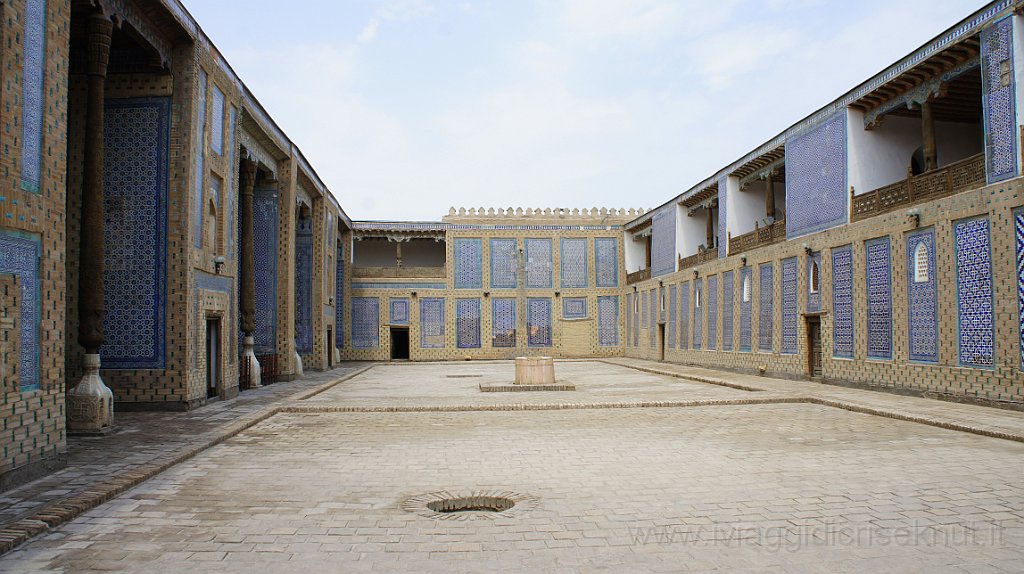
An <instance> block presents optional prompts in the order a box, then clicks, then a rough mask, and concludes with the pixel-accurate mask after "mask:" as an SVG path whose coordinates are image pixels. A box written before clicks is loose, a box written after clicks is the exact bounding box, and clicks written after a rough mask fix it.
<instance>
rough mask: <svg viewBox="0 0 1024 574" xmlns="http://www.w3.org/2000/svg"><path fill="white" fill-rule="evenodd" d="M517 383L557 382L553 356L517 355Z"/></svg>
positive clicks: (544, 383)
mask: <svg viewBox="0 0 1024 574" xmlns="http://www.w3.org/2000/svg"><path fill="white" fill-rule="evenodd" d="M516 384H517V385H553V384H555V360H554V359H553V358H551V357H516Z"/></svg>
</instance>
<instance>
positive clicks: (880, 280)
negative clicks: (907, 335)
mask: <svg viewBox="0 0 1024 574" xmlns="http://www.w3.org/2000/svg"><path fill="white" fill-rule="evenodd" d="M864 251H865V257H866V260H867V269H866V273H867V296H868V358H869V359H892V280H891V279H892V278H891V269H892V262H891V256H890V252H889V237H888V236H886V237H879V238H878V239H872V240H870V241H866V242H865V243H864Z"/></svg>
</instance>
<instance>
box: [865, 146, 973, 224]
mask: <svg viewBox="0 0 1024 574" xmlns="http://www.w3.org/2000/svg"><path fill="white" fill-rule="evenodd" d="M984 185H985V154H984V153H980V154H978V155H975V156H971V157H969V158H967V159H962V160H960V161H958V162H956V163H951V164H949V165H947V166H946V167H943V168H940V169H934V170H932V171H929V172H926V173H922V174H920V175H908V176H907V179H905V180H903V181H898V182H896V183H893V184H891V185H886V186H884V187H880V188H878V189H876V190H874V191H870V192H868V193H865V194H863V195H856V196H853V214H852V215H851V217H850V220H851V221H861V220H864V219H867V218H869V217H874V216H876V215H881V214H883V213H888V212H890V211H895V210H897V209H899V208H901V207H905V206H908V205H913V204H915V203H921V202H924V201H931V200H933V199H939V198H941V197H946V196H949V195H953V194H954V193H959V192H961V191H967V190H969V189H975V188H979V187H982V186H984Z"/></svg>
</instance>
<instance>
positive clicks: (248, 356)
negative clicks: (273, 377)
mask: <svg viewBox="0 0 1024 574" xmlns="http://www.w3.org/2000/svg"><path fill="white" fill-rule="evenodd" d="M254 345H255V340H254V339H253V338H252V337H246V338H245V339H243V341H242V347H243V348H244V349H245V350H244V351H243V353H242V360H243V361H245V363H246V365H247V366H248V370H243V371H242V372H244V373H248V374H249V377H248V380H247V381H245V388H247V389H258V388H259V387H260V384H261V383H260V382H261V381H262V380H263V379H262V377H263V370H262V369H261V368H260V362H259V361H258V360H257V359H256V353H255V352H254V351H253V346H254Z"/></svg>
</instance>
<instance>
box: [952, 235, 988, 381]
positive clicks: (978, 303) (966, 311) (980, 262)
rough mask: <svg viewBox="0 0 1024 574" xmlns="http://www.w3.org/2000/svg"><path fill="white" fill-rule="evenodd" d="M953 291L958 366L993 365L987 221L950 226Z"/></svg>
mask: <svg viewBox="0 0 1024 574" xmlns="http://www.w3.org/2000/svg"><path fill="white" fill-rule="evenodd" d="M953 238H954V241H955V244H956V285H957V288H956V291H957V306H958V308H959V321H960V322H959V325H960V364H961V365H964V366H969V367H992V366H995V325H994V322H993V313H992V249H991V241H990V238H989V223H988V220H987V219H969V220H963V221H957V222H956V223H954V224H953Z"/></svg>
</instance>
